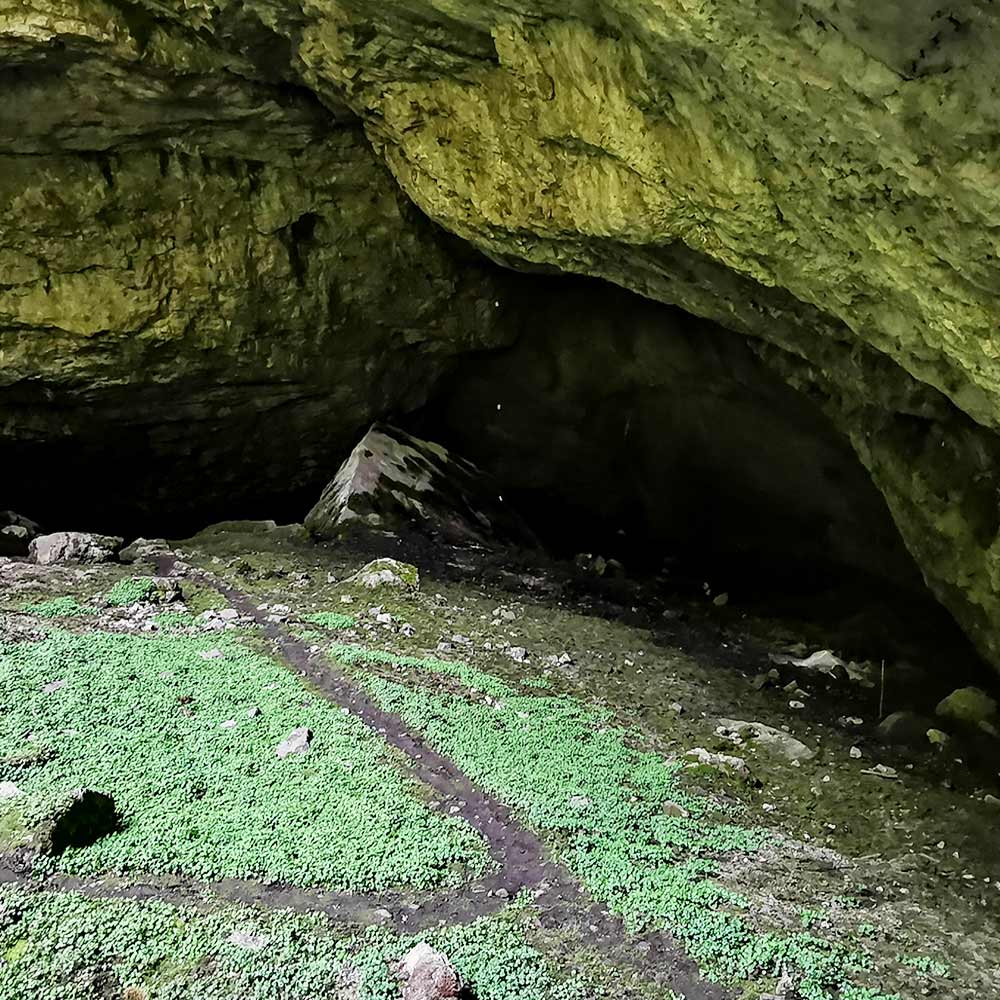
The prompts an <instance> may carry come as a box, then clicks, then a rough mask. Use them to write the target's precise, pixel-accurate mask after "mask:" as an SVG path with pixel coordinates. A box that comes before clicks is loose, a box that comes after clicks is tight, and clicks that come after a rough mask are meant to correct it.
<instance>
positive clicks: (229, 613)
mask: <svg viewBox="0 0 1000 1000" xmlns="http://www.w3.org/2000/svg"><path fill="white" fill-rule="evenodd" d="M239 616H240V613H239V611H237V610H236V608H223V609H222V610H221V611H220V612H219V617H220V618H221V619H222V620H223V621H224V622H232V621H236V619H237V618H239Z"/></svg>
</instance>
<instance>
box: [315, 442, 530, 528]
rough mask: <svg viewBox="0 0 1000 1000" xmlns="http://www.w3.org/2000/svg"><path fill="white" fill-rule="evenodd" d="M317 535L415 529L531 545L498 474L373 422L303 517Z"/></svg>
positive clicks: (439, 446) (428, 443)
mask: <svg viewBox="0 0 1000 1000" xmlns="http://www.w3.org/2000/svg"><path fill="white" fill-rule="evenodd" d="M305 524H306V527H307V528H308V529H309V531H310V532H311V533H312V534H313V535H315V536H316V537H318V538H336V537H338V536H340V535H343V534H345V533H346V532H350V531H353V530H357V529H370V530H375V531H383V532H392V533H397V532H402V531H405V530H408V529H413V528H417V529H418V530H421V531H423V532H425V533H427V534H430V535H434V536H439V537H441V538H443V539H444V540H445V541H448V542H452V543H459V544H461V543H470V542H471V543H477V544H490V543H496V542H503V541H507V542H515V543H521V544H533V543H534V538H533V536H532V534H531V532H530V530H529V529H528V528H527V527H526V526H525V524H524V523H523V522H522V521H521V519H520V517H518V515H517V514H515V513H514V512H513V511H512V510H510V509H509V507H507V506H506V505H505V504H504V501H503V497H502V496H501V495H500V493H499V490H498V487H497V485H496V483H494V482H493V480H492V479H491V478H490V477H489V476H487V475H486V473H484V472H482V471H481V470H480V469H478V468H477V467H476V466H475V465H473V464H472V463H471V462H467V461H465V460H464V459H462V458H459V457H458V456H457V455H453V454H451V453H450V452H449V451H448V450H447V449H446V448H443V447H441V445H438V444H434V443H433V442H431V441H423V440H421V439H420V438H416V437H413V436H412V435H410V434H407V433H405V432H404V431H401V430H398V429H397V428H395V427H388V426H385V425H380V424H376V425H374V426H373V427H372V428H371V430H369V431H368V433H367V434H366V435H365V436H364V438H363V439H362V440H361V442H360V443H359V444H358V446H357V447H356V448H355V449H354V451H352V452H351V454H350V456H349V457H348V459H347V461H346V462H344V464H343V465H342V466H341V467H340V471H339V472H338V473H337V475H336V477H335V478H334V480H333V481H332V482H331V483H330V484H329V485H328V486H327V488H326V489H325V490H324V491H323V495H322V496H321V497H320V500H319V503H317V504H316V506H315V507H313V509H312V510H311V511H310V512H309V514H308V516H307V517H306V521H305Z"/></svg>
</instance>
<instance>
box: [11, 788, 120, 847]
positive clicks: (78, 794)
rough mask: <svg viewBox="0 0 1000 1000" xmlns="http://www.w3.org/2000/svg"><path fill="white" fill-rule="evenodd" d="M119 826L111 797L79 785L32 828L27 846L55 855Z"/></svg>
mask: <svg viewBox="0 0 1000 1000" xmlns="http://www.w3.org/2000/svg"><path fill="white" fill-rule="evenodd" d="M119 826H120V817H119V815H118V810H117V808H116V807H115V802H114V799H112V798H111V796H110V795H107V794H105V793H104V792H96V791H93V790H92V789H89V788H81V789H78V790H77V791H75V792H72V793H70V794H69V795H68V796H66V798H65V799H62V800H61V801H60V802H58V803H57V804H56V805H55V806H54V807H53V808H52V809H51V810H50V811H49V813H48V814H47V815H46V817H45V818H44V819H43V820H42V821H41V822H40V823H38V824H37V825H36V826H35V827H34V828H33V829H32V831H31V833H30V836H29V837H28V841H27V846H28V847H29V848H30V849H32V850H34V851H35V852H37V853H39V854H45V855H49V856H50V857H58V856H59V855H60V854H63V853H64V852H65V851H67V850H68V849H69V848H71V847H89V846H90V845H91V844H94V843H96V842H97V841H98V840H100V839H101V838H102V837H106V836H107V835H108V834H110V833H114V832H115V831H116V830H117V829H118V828H119Z"/></svg>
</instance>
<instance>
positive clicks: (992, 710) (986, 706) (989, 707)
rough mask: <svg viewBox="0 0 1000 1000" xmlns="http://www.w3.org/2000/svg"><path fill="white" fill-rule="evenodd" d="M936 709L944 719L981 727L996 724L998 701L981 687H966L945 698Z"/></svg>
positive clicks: (963, 724)
mask: <svg viewBox="0 0 1000 1000" xmlns="http://www.w3.org/2000/svg"><path fill="white" fill-rule="evenodd" d="M935 711H936V712H937V714H938V715H939V716H940V717H941V718H942V719H948V720H950V721H951V722H955V723H958V724H959V725H960V726H969V727H974V728H980V729H981V728H983V727H984V726H993V725H995V723H996V717H997V703H996V699H994V698H991V697H990V696H989V695H988V694H987V693H986V692H985V691H982V690H981V689H980V688H977V687H964V688H958V689H957V690H956V691H952V693H951V694H950V695H948V697H947V698H943V699H942V700H941V701H940V702H939V703H938V706H937V709H936V710H935Z"/></svg>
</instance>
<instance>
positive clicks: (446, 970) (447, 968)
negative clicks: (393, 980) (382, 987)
mask: <svg viewBox="0 0 1000 1000" xmlns="http://www.w3.org/2000/svg"><path fill="white" fill-rule="evenodd" d="M397 974H398V975H399V978H400V979H402V980H403V1000H450V998H452V997H457V996H459V995H460V993H461V992H462V977H461V976H460V975H459V974H458V971H457V970H456V969H455V967H454V966H453V965H452V964H451V962H450V961H449V960H448V958H447V956H446V955H443V954H442V953H441V952H439V951H436V950H435V949H434V948H432V947H431V946H430V945H429V944H426V943H425V942H423V941H421V942H420V944H418V945H416V946H415V947H414V948H412V949H411V950H410V951H409V952H407V954H406V956H405V957H404V958H403V960H402V961H401V962H400V963H399V966H398V968H397Z"/></svg>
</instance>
